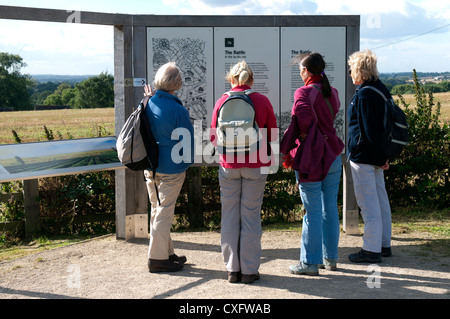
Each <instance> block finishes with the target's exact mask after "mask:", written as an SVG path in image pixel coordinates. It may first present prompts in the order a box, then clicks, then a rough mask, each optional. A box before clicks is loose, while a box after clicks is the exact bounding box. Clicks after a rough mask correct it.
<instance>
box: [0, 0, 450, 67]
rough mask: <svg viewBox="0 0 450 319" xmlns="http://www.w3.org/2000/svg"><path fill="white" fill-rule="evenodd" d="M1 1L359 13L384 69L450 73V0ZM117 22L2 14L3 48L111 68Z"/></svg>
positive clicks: (49, 63)
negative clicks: (7, 17)
mask: <svg viewBox="0 0 450 319" xmlns="http://www.w3.org/2000/svg"><path fill="white" fill-rule="evenodd" d="M0 5H9V6H22V7H36V8H49V9H63V10H80V11H93V12H108V13H125V14H161V15H164V14H171V15H193V14H196V15H211V14H212V15H225V14H226V15H232V14H239V15H341V14H343V15H345V14H357V15H361V42H360V47H361V49H366V48H368V49H372V50H373V51H374V52H375V53H376V54H377V56H378V60H379V62H378V68H379V70H380V72H412V69H414V68H415V69H416V70H417V71H419V72H444V71H445V72H446V71H450V1H448V0H376V1H361V0H341V1H340V0H314V1H313V0H227V1H222V0H192V1H186V0H146V1H142V0H137V1H133V0H129V1H113V0H109V1H105V0H95V1H94V0H89V1H87V0H76V1H63V0H59V1H54V0H45V1H36V0H9V1H8V0H0ZM113 45H114V44H113V27H111V26H94V25H80V24H66V23H50V22H32V21H14V20H1V19H0V52H8V53H14V54H19V55H20V56H21V57H22V58H23V59H24V61H25V62H26V63H27V65H28V66H27V67H26V68H24V69H23V70H22V72H24V73H29V74H73V75H81V74H82V75H85V74H99V73H100V72H109V73H113V72H114V69H113V66H114V63H113Z"/></svg>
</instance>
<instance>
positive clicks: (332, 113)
mask: <svg viewBox="0 0 450 319" xmlns="http://www.w3.org/2000/svg"><path fill="white" fill-rule="evenodd" d="M309 86H312V87H314V88H316V89H317V90H318V91H319V92H320V94H321V95H322V97H323V99H324V100H325V103H327V106H328V109H329V110H330V112H331V115H332V116H333V118H334V116H335V114H334V111H333V107H332V106H331V103H330V100H329V98H327V97H325V95H323V92H322V89H321V88H320V87H318V86H317V85H314V84H310V85H309ZM315 101H316V99H315V98H314V100H313V101H311V108H312V110H313V113H314V117H315V119H316V123H317V122H318V119H317V115H316V111H315V110H314V102H315Z"/></svg>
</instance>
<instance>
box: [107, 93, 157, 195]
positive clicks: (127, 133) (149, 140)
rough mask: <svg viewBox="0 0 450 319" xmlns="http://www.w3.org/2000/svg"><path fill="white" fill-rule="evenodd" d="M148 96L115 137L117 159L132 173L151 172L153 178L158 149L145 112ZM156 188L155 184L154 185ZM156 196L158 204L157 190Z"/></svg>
mask: <svg viewBox="0 0 450 319" xmlns="http://www.w3.org/2000/svg"><path fill="white" fill-rule="evenodd" d="M149 99H150V96H146V97H145V98H144V99H143V100H142V101H141V103H140V104H139V106H138V107H137V109H136V110H135V111H134V112H133V113H131V115H130V116H129V117H128V119H127V121H126V122H125V124H124V125H123V127H122V129H121V131H120V133H119V136H118V137H117V142H116V147H117V157H118V158H119V161H120V162H121V163H122V164H123V165H125V166H126V167H128V168H129V169H131V170H133V171H143V170H152V171H153V178H154V177H155V175H156V169H157V168H158V158H159V147H158V143H157V142H156V139H155V137H154V136H153V133H152V130H151V127H150V123H149V122H148V119H147V116H146V115H145V110H146V109H147V104H148V100H149ZM155 188H156V184H155ZM156 195H157V197H158V202H159V194H158V188H156Z"/></svg>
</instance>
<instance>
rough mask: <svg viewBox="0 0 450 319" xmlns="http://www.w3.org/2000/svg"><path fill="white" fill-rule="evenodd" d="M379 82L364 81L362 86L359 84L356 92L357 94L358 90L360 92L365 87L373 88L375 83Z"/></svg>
mask: <svg viewBox="0 0 450 319" xmlns="http://www.w3.org/2000/svg"><path fill="white" fill-rule="evenodd" d="M379 81H380V80H373V79H371V80H369V81H365V82H363V83H362V84H360V85H359V86H358V87H357V88H356V92H358V91H359V90H361V89H362V88H363V87H365V86H367V85H371V86H374V85H376V83H378V82H379Z"/></svg>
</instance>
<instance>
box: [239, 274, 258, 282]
mask: <svg viewBox="0 0 450 319" xmlns="http://www.w3.org/2000/svg"><path fill="white" fill-rule="evenodd" d="M241 280H242V283H244V284H251V283H253V282H254V281H255V280H259V272H258V273H256V274H251V275H244V274H242V279H241Z"/></svg>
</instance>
